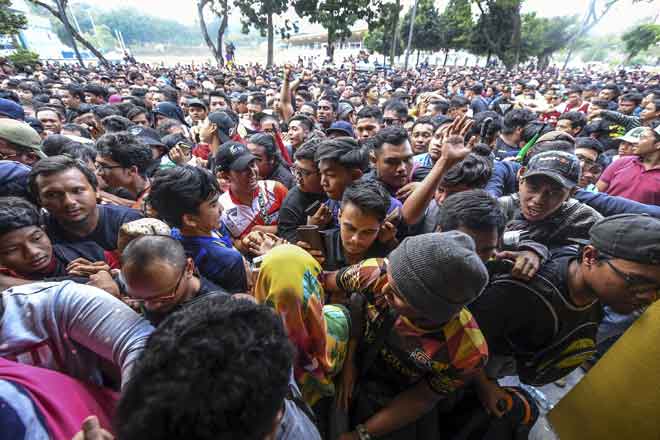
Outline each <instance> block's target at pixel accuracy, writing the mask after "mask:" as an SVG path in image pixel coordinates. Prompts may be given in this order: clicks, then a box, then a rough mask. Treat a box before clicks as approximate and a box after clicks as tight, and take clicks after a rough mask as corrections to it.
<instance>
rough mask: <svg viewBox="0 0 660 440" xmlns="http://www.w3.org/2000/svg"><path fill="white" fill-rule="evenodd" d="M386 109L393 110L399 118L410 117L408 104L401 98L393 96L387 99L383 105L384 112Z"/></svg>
mask: <svg viewBox="0 0 660 440" xmlns="http://www.w3.org/2000/svg"><path fill="white" fill-rule="evenodd" d="M386 111H393V112H394V113H395V114H396V116H397V118H399V119H406V118H407V117H408V106H407V105H406V103H405V102H403V101H401V100H400V99H396V98H393V99H390V100H389V101H387V102H386V103H385V106H384V107H383V113H385V112H386Z"/></svg>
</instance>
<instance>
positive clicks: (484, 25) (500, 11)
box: [470, 0, 522, 67]
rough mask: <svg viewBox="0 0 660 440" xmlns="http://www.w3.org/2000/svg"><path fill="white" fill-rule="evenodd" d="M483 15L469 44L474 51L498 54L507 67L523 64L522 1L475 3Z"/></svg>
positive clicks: (499, 0) (475, 1)
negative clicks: (521, 52) (521, 50)
mask: <svg viewBox="0 0 660 440" xmlns="http://www.w3.org/2000/svg"><path fill="white" fill-rule="evenodd" d="M474 3H475V4H476V6H477V8H478V9H479V11H480V12H481V14H480V15H479V18H478V20H477V23H476V26H475V28H474V30H473V32H472V38H471V41H470V50H471V52H473V53H475V54H477V55H491V54H492V55H497V57H498V58H499V59H500V60H501V61H502V62H503V63H504V65H505V66H507V67H512V66H515V65H516V64H518V62H519V61H520V49H521V42H522V39H521V35H522V19H521V16H520V8H521V6H522V0H483V1H482V0H474Z"/></svg>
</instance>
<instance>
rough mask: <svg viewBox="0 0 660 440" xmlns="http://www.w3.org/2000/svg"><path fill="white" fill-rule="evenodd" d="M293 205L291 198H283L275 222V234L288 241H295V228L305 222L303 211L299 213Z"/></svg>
mask: <svg viewBox="0 0 660 440" xmlns="http://www.w3.org/2000/svg"><path fill="white" fill-rule="evenodd" d="M296 208H297V207H296V206H294V203H293V200H291V198H290V197H287V198H286V199H284V202H283V204H282V207H281V208H280V216H279V220H278V222H277V235H279V236H280V237H282V238H284V239H285V240H286V241H288V242H289V243H294V244H295V243H296V238H297V237H296V229H297V228H298V226H301V225H303V224H306V223H307V221H306V219H305V221H303V218H304V212H303V213H302V215H300V213H299V211H298V210H297V209H296Z"/></svg>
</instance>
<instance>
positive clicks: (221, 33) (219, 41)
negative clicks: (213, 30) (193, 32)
mask: <svg viewBox="0 0 660 440" xmlns="http://www.w3.org/2000/svg"><path fill="white" fill-rule="evenodd" d="M228 23H229V8H228V7H227V4H226V3H223V9H222V20H220V27H219V28H218V35H217V37H216V47H217V53H218V65H219V66H224V65H225V59H224V57H223V55H222V51H223V49H224V45H223V39H224V37H225V31H226V30H227V24H228ZM234 56H235V55H234ZM235 63H236V60H234V64H235Z"/></svg>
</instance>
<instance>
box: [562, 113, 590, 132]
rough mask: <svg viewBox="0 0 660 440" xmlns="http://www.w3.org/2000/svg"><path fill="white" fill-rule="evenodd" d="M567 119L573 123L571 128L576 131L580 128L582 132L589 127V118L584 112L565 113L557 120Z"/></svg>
mask: <svg viewBox="0 0 660 440" xmlns="http://www.w3.org/2000/svg"><path fill="white" fill-rule="evenodd" d="M562 119H566V120H568V121H571V128H572V129H573V130H575V129H576V128H579V129H580V130H582V129H583V128H584V126H585V125H587V117H586V116H585V114H584V113H582V112H566V113H563V114H561V115H560V116H559V118H557V120H558V121H559V120H562Z"/></svg>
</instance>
